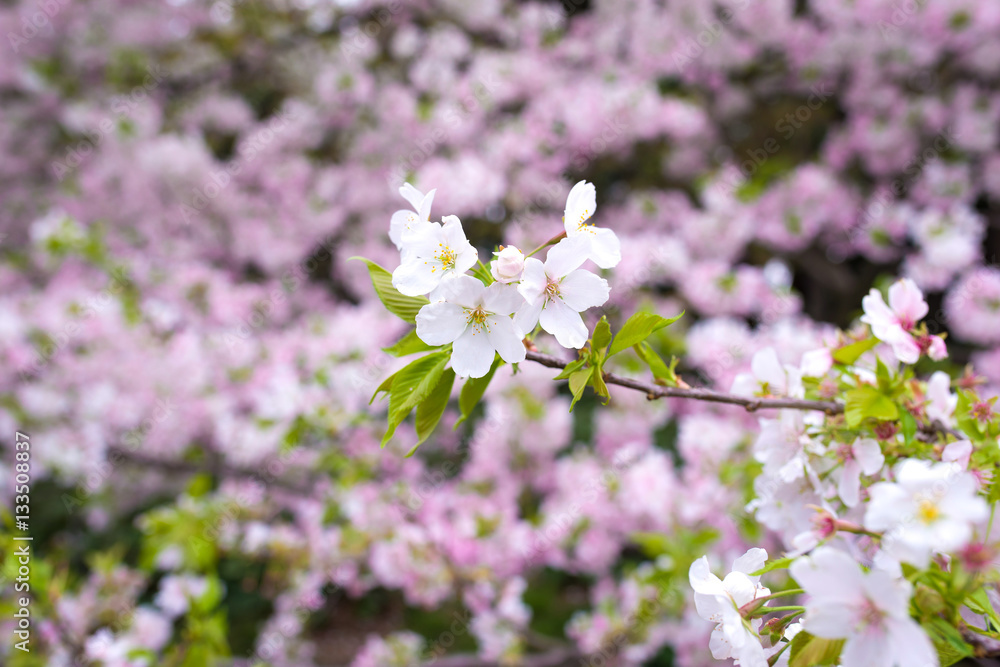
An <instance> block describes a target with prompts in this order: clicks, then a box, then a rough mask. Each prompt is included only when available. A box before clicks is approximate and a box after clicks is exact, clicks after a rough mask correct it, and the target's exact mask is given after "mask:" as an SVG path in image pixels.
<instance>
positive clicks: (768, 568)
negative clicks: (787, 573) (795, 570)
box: [750, 558, 795, 577]
mask: <svg viewBox="0 0 1000 667" xmlns="http://www.w3.org/2000/svg"><path fill="white" fill-rule="evenodd" d="M793 560H795V559H794V558H779V559H777V560H772V561H771V562H770V563H768V564H767V565H765V566H764V567H762V568H760V569H759V570H757V571H756V572H751V573H750V576H752V577H759V576H760V575H762V574H767V573H768V572H774V571H775V570H787V569H788V566H789V565H791V564H792V561H793Z"/></svg>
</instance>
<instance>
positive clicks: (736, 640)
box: [688, 548, 771, 667]
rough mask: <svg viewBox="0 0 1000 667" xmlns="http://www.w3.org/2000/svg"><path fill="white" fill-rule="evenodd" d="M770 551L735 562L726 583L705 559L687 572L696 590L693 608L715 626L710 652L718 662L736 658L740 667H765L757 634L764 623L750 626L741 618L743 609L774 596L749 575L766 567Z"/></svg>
mask: <svg viewBox="0 0 1000 667" xmlns="http://www.w3.org/2000/svg"><path fill="white" fill-rule="evenodd" d="M766 561H767V551H765V550H764V549H759V548H758V549H750V550H749V551H747V552H746V553H745V554H743V555H742V556H740V557H739V558H737V559H736V561H734V562H733V570H732V572H730V573H729V574H727V575H726V577H725V579H719V578H718V577H717V576H715V575H714V574H712V571H711V569H710V568H709V564H708V558H707V557H705V556H702V557H701V558H699V559H698V560H696V561H695V562H694V563H692V564H691V568H690V569H689V570H688V580H689V582H690V583H691V588H693V589H694V604H695V609H696V610H697V612H698V615H699V616H701V617H702V618H703V619H705V620H706V621H711V622H713V623H716V624H717V625H716V627H715V630H713V631H712V638H711V640H710V641H709V649H711V651H712V656H713V657H714V658H715V659H716V660H725V659H727V658H734V659H736V660H738V661H739V664H740V665H741V667H766V665H767V658H766V657H765V655H764V648H763V646H762V645H761V643H760V637H759V636H758V635H757V633H756V632H755V630H756V629H757V628H759V627H760V624H761V619H759V618H757V619H753V620H752V621H750V622H749V626H748V624H747V623H746V622H744V620H743V616H742V615H741V614H740V607H742V606H743V605H745V604H748V603H750V602H753V601H754V600H756V599H758V598H762V597H766V596H768V595H770V594H771V591H769V590H768V589H767V588H765V587H763V586H761V585H760V577H759V576H752V575H751V574H750V573H751V572H755V571H756V570H759V569H760V568H762V567H764V563H765V562H766Z"/></svg>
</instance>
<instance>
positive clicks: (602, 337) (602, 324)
mask: <svg viewBox="0 0 1000 667" xmlns="http://www.w3.org/2000/svg"><path fill="white" fill-rule="evenodd" d="M591 341H592V342H591V346H590V347H591V349H592V350H593V351H594V352H603V351H604V350H605V349H606V348H607V347H608V344H609V343H610V342H611V325H610V324H608V318H607V317H604V316H602V317H601V319H600V320H598V322H597V324H595V325H594V335H593V336H592V337H591Z"/></svg>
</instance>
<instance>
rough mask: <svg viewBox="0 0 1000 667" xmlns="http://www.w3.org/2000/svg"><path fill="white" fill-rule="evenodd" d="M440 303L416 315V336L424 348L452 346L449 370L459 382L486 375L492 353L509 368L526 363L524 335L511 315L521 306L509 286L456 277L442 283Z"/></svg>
mask: <svg viewBox="0 0 1000 667" xmlns="http://www.w3.org/2000/svg"><path fill="white" fill-rule="evenodd" d="M439 294H440V296H441V297H442V298H443V299H444V300H443V301H437V302H434V303H429V304H427V305H426V306H424V307H423V308H421V309H420V312H418V313H417V336H418V337H419V338H420V340H422V341H424V342H425V343H427V344H428V345H444V344H446V343H454V345H453V346H452V353H451V366H452V368H454V369H455V373H456V374H458V375H460V376H462V377H473V378H479V377H483V376H484V375H486V373H488V372H489V370H490V366H492V365H493V357H494V352H498V353H499V354H500V358H501V359H503V360H504V361H506V362H508V363H512V364H513V363H517V362H520V361H524V356H525V349H524V344H523V343H522V342H521V339H522V338H524V334H523V333H522V332H521V330H520V329H519V328H518V327H517V325H516V324H514V320H512V319H511V318H510V315H511V314H512V313H513V312H514V311H516V310H517V309H518V307H519V306H520V305H521V304H523V303H524V299H522V298H521V295H520V294H518V293H517V290H516V289H515V288H514V287H512V286H511V285H504V284H503V283H493V284H492V285H490V286H489V287H486V286H485V285H483V284H482V283H481V282H479V281H478V280H476V279H475V278H473V277H472V276H456V277H455V278H453V279H452V280H448V281H446V282H444V283H442V284H441V289H440V292H439Z"/></svg>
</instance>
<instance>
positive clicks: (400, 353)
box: [382, 329, 440, 357]
mask: <svg viewBox="0 0 1000 667" xmlns="http://www.w3.org/2000/svg"><path fill="white" fill-rule="evenodd" d="M439 347H440V346H435V345H428V344H427V343H425V342H424V341H422V340H420V338H419V337H418V336H417V330H416V329H411V330H410V331H409V332H407V334H406V335H405V336H403V337H402V338H400V339H399V340H398V341H396V342H395V343H393V344H392V345H390V346H389V347H383V348H382V351H383V352H386V353H388V354H391V355H392V356H394V357H405V356H407V355H410V354H416V353H418V352H430V351H431V350H436V349H438V348H439Z"/></svg>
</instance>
